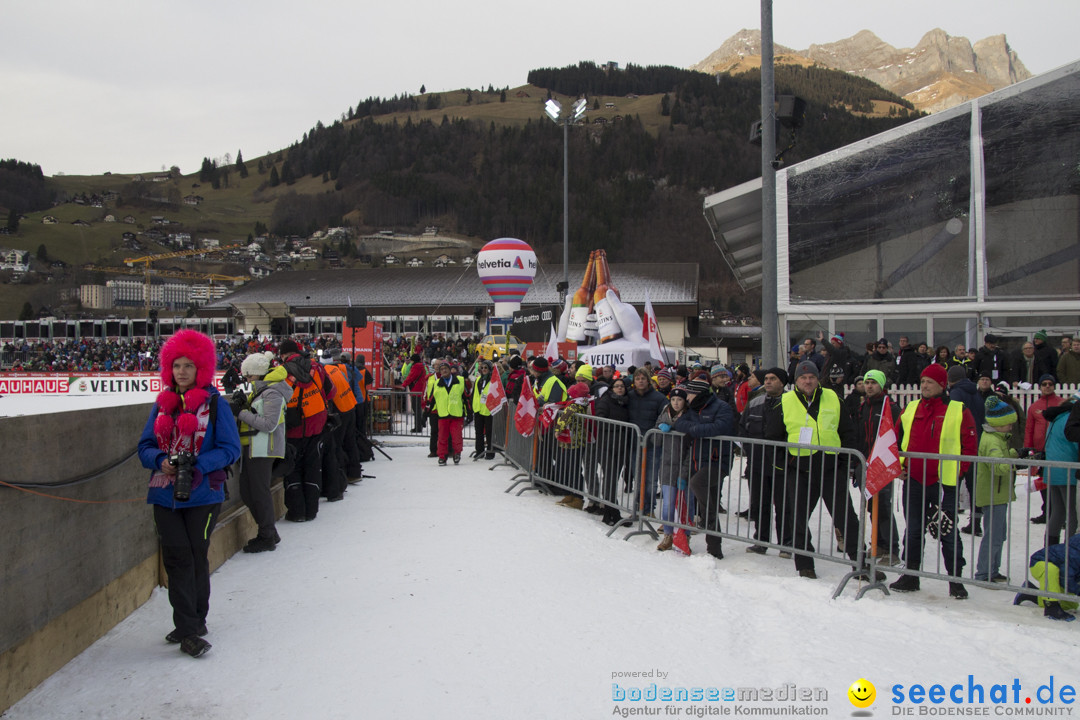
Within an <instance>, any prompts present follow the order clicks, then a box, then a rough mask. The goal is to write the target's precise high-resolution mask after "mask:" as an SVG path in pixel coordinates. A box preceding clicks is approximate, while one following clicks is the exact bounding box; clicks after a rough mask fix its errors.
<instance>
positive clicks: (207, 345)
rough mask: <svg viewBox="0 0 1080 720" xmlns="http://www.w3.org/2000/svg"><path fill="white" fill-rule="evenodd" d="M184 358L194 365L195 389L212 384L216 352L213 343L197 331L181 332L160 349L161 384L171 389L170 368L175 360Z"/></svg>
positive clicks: (171, 375)
mask: <svg viewBox="0 0 1080 720" xmlns="http://www.w3.org/2000/svg"><path fill="white" fill-rule="evenodd" d="M182 357H186V358H187V359H188V360H191V361H192V362H193V363H195V367H196V369H197V370H196V373H195V387H200V388H201V387H206V386H207V385H213V384H214V370H215V369H216V368H217V351H216V350H215V349H214V341H213V340H211V339H210V338H208V337H207V336H205V335H203V334H202V333H201V332H199V331H197V330H181V331H180V332H178V333H176V334H175V335H173V336H172V337H171V338H169V339H168V341H167V342H166V343H165V345H163V346H162V348H161V382H162V384H164V385H166V386H168V387H172V386H173V385H175V384H176V383H175V382H174V381H173V374H172V366H173V362H175V361H176V359H177V358H182Z"/></svg>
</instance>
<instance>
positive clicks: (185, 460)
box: [169, 450, 195, 502]
mask: <svg viewBox="0 0 1080 720" xmlns="http://www.w3.org/2000/svg"><path fill="white" fill-rule="evenodd" d="M169 462H170V463H172V466H173V467H174V468H176V478H175V479H174V480H173V500H176V501H177V502H187V501H188V500H189V499H190V498H191V474H192V472H191V471H192V469H193V468H194V466H195V456H194V455H192V454H191V453H189V452H187V451H186V450H182V451H180V452H178V453H176V454H175V455H173V456H171V457H170V458H169Z"/></svg>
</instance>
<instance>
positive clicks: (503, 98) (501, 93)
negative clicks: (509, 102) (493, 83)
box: [499, 90, 506, 103]
mask: <svg viewBox="0 0 1080 720" xmlns="http://www.w3.org/2000/svg"><path fill="white" fill-rule="evenodd" d="M499 102H501V103H504V102H506V90H500V91H499Z"/></svg>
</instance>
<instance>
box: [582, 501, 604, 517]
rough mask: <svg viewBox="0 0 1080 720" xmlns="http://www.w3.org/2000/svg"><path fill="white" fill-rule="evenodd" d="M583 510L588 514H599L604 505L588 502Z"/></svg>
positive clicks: (602, 510)
mask: <svg viewBox="0 0 1080 720" xmlns="http://www.w3.org/2000/svg"><path fill="white" fill-rule="evenodd" d="M585 512H587V513H589V514H590V515H600V514H601V513H603V512H604V506H603V505H601V504H600V503H589V506H588V507H587V508H585Z"/></svg>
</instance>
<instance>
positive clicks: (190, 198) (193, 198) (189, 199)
mask: <svg viewBox="0 0 1080 720" xmlns="http://www.w3.org/2000/svg"><path fill="white" fill-rule="evenodd" d="M202 201H203V197H202V195H185V196H184V204H185V205H191V206H192V207H198V206H199V203H201V202H202Z"/></svg>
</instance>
